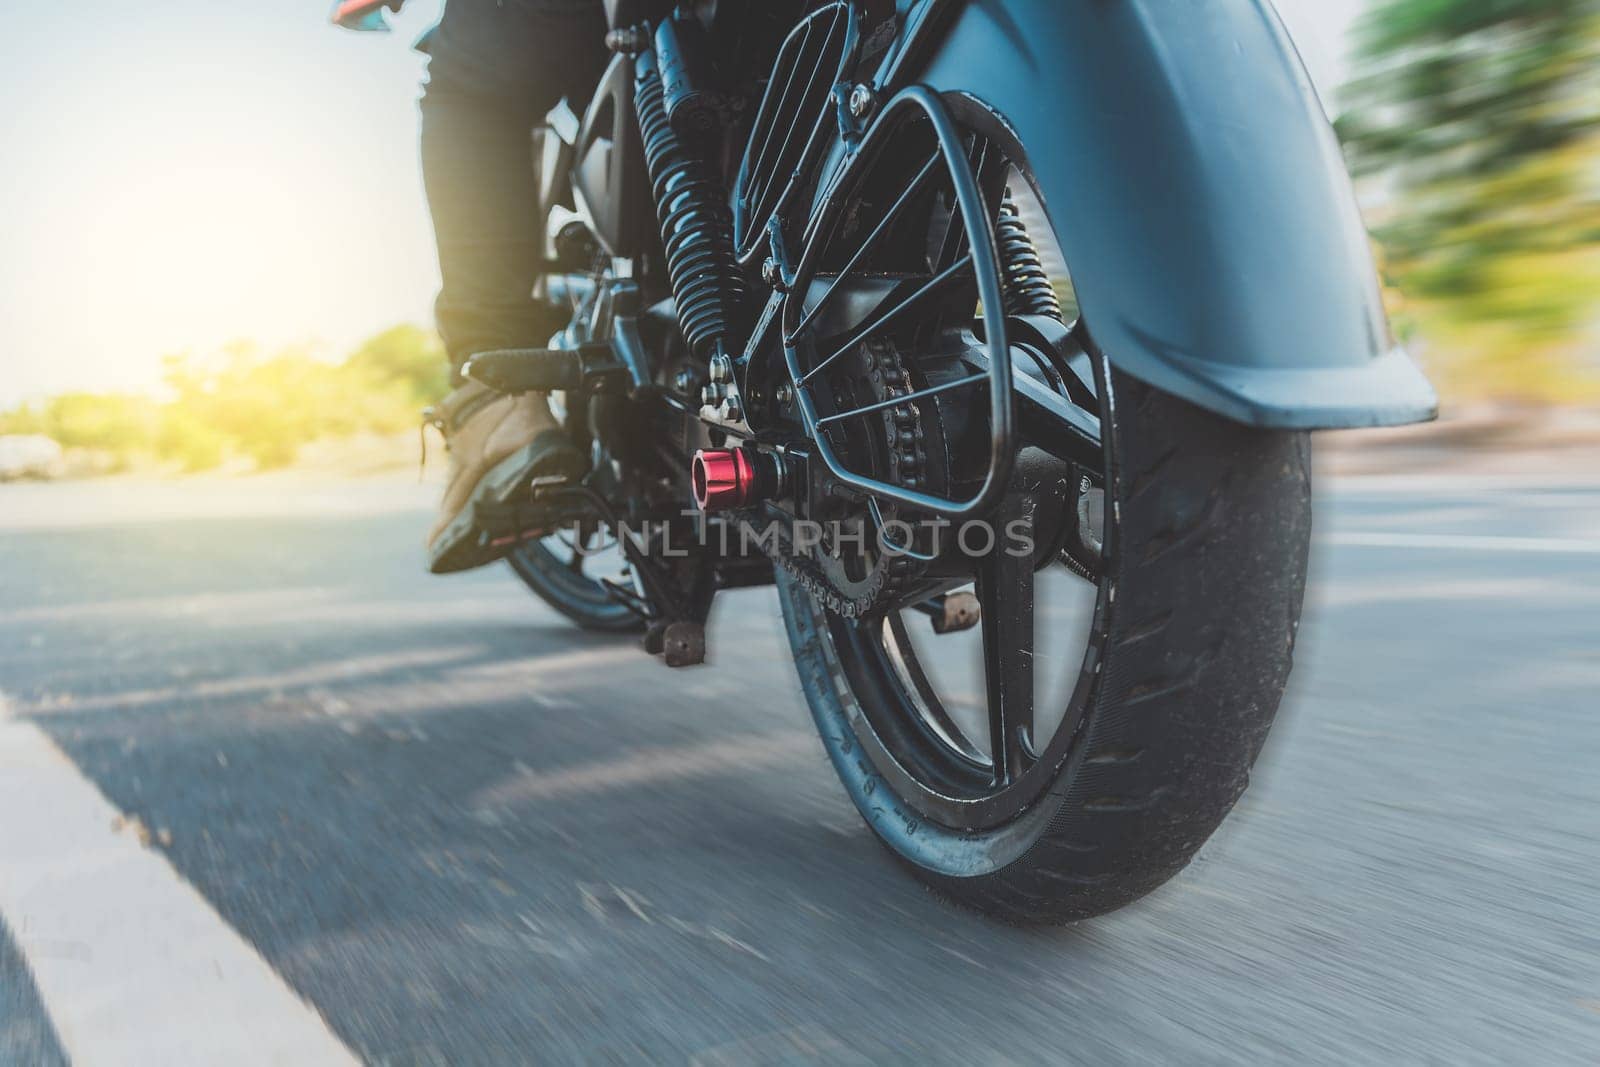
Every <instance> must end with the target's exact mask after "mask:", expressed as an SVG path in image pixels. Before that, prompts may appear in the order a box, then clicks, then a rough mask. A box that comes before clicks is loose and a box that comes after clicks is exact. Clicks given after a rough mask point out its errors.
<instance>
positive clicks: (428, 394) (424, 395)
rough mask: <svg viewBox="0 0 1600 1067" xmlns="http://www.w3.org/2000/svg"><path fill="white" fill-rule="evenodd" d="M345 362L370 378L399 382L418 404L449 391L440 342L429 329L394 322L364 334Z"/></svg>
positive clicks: (444, 359)
mask: <svg viewBox="0 0 1600 1067" xmlns="http://www.w3.org/2000/svg"><path fill="white" fill-rule="evenodd" d="M346 364H347V366H349V367H350V368H351V369H352V370H354V371H356V372H358V373H361V374H365V375H368V376H369V377H371V378H372V379H373V380H374V381H378V382H389V383H395V384H399V385H403V386H404V387H405V388H406V389H407V390H408V391H409V392H410V394H411V396H412V398H413V399H414V400H415V401H416V403H417V406H418V407H426V406H427V405H428V404H432V403H433V402H434V401H436V400H439V399H440V398H442V397H443V396H444V395H445V393H447V392H449V391H450V365H449V363H448V362H447V361H446V357H445V353H444V345H443V344H441V343H440V341H439V336H438V335H437V334H435V333H434V332H433V331H432V330H424V329H422V328H421V327H419V326H409V325H408V326H395V327H392V328H391V329H387V330H385V331H383V332H382V333H380V334H377V335H376V336H374V337H371V338H368V339H367V340H366V341H365V342H363V343H362V345H361V347H360V348H358V349H356V350H355V351H354V352H352V353H351V354H350V358H349V359H348V360H347V361H346Z"/></svg>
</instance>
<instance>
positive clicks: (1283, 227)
mask: <svg viewBox="0 0 1600 1067" xmlns="http://www.w3.org/2000/svg"><path fill="white" fill-rule="evenodd" d="M929 2H930V8H929V9H928V10H933V9H935V8H937V9H940V14H939V15H938V16H937V17H936V16H934V15H932V14H928V15H927V17H928V19H929V21H930V22H938V23H940V24H941V25H940V26H938V27H930V28H931V29H933V30H934V32H933V33H932V34H929V35H926V36H924V35H922V34H917V35H916V38H920V40H913V41H912V42H911V43H910V44H909V45H908V46H907V51H906V53H905V54H902V55H900V56H898V57H896V59H895V60H894V61H891V68H898V69H890V70H886V71H885V73H884V74H883V75H882V77H885V78H888V79H889V80H890V82H891V85H890V87H895V86H898V85H904V84H912V83H921V84H923V85H927V86H929V87H930V88H933V89H935V90H937V91H940V92H946V93H964V94H967V95H968V96H970V97H972V98H974V99H975V100H976V101H977V102H978V103H980V104H981V105H982V106H984V107H986V108H988V109H989V110H991V111H993V112H995V113H996V114H998V115H999V116H1001V117H1002V118H1003V119H1004V121H1005V123H1006V124H1007V125H1009V126H1010V127H1011V129H1012V130H1013V131H1014V132H1015V134H1016V136H1017V138H1018V139H1019V140H1020V141H1021V143H1022V144H1024V145H1026V146H1027V152H1028V157H1029V162H1030V164H1031V169H1032V170H1033V172H1034V177H1035V181H1036V182H1037V188H1038V192H1039V195H1040V198H1041V200H1042V201H1043V203H1044V206H1045V209H1046V211H1047V212H1048V213H1049V214H1050V217H1051V222H1052V225H1053V226H1054V228H1055V230H1056V233H1057V234H1058V236H1059V238H1060V241H1061V246H1062V251H1063V253H1064V255H1065V257H1066V261H1067V264H1068V267H1069V269H1070V270H1071V272H1072V277H1073V284H1074V286H1075V288H1076V290H1077V294H1078V300H1079V303H1080V306H1081V307H1082V310H1083V315H1084V321H1085V322H1086V324H1087V325H1088V327H1089V331H1090V333H1091V334H1092V335H1093V336H1094V337H1095V338H1096V341H1097V343H1098V344H1099V347H1100V348H1101V349H1102V350H1103V351H1104V352H1105V353H1106V355H1107V357H1108V358H1109V359H1110V360H1111V362H1112V363H1113V364H1115V365H1116V366H1118V367H1120V368H1122V369H1123V370H1125V371H1126V372H1128V373H1129V374H1131V375H1133V376H1134V377H1136V378H1139V379H1142V380H1144V381H1146V382H1149V383H1150V384H1152V385H1155V386H1158V387H1159V388H1162V389H1164V390H1167V391H1168V392H1171V393H1174V394H1176V395H1178V396H1180V397H1183V398H1184V399H1187V400H1189V401H1192V402H1193V403H1195V404H1198V405H1200V406H1202V407H1205V408H1208V409H1210V410H1212V411H1215V412H1217V413H1219V414H1221V415H1224V416H1226V417H1228V418H1232V419H1236V420H1238V421H1240V422H1244V423H1249V424H1252V425H1257V426H1265V427H1274V428H1282V429H1323V428H1344V427H1355V426H1386V425H1395V424H1399V423H1407V422H1418V421H1423V420H1426V419H1429V418H1432V417H1434V415H1435V414H1436V413H1437V399H1436V397H1435V395H1434V393H1433V389H1432V388H1431V387H1430V386H1429V384H1428V382H1427V380H1426V379H1425V378H1424V377H1423V376H1422V373H1421V372H1420V371H1419V370H1418V369H1417V367H1416V366H1415V365H1414V364H1413V363H1412V362H1411V360H1410V358H1409V357H1408V356H1407V355H1406V354H1405V352H1404V351H1402V350H1401V349H1400V348H1399V347H1398V346H1397V345H1396V344H1395V342H1394V339H1393V337H1392V335H1391V334H1390V332H1389V328H1388V324H1387V321H1386V319H1385V316H1384V311H1383V304H1382V300H1381V297H1380V293H1379V288H1378V284H1377V276H1376V272H1375V270H1374V266H1373V260H1372V252H1371V248H1370V245H1369V243H1368V238H1367V233H1366V229H1365V227H1364V226H1363V225H1362V222H1361V217H1360V214H1359V212H1358V210H1357V208H1356V203H1355V196H1354V192H1353V189H1352V187H1351V183H1350V179H1349V176H1348V174H1347V173H1346V171H1345V168H1344V162H1343V159H1342V157H1341V155H1340V152H1339V146H1338V143H1337V141H1336V140H1335V138H1334V134H1333V131H1332V129H1331V127H1330V126H1329V124H1328V121H1327V118H1326V116H1325V115H1324V113H1323V110H1322V107H1321V104H1320V102H1319V100H1318V98H1317V95H1316V91H1315V90H1314V89H1313V87H1312V85H1311V81H1310V79H1309V77H1308V76H1307V75H1306V72H1305V68H1304V66H1303V65H1302V63H1301V61H1300V58H1299V55H1298V53H1297V52H1296V51H1295V49H1294V46H1293V45H1292V43H1291V42H1290V40H1289V38H1288V35H1287V34H1286V33H1285V31H1284V29H1283V26H1282V24H1281V23H1280V22H1279V21H1278V17H1277V15H1276V13H1275V12H1274V11H1273V10H1272V9H1271V7H1270V5H1269V4H1268V3H1266V2H1265V0H943V3H941V2H940V0H929ZM924 14H926V12H924ZM913 21H915V18H913ZM941 30H943V32H940V31H941ZM924 43H925V46H924V47H921V48H919V47H918V45H919V44H924Z"/></svg>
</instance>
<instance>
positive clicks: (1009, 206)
mask: <svg viewBox="0 0 1600 1067" xmlns="http://www.w3.org/2000/svg"><path fill="white" fill-rule="evenodd" d="M994 236H995V243H996V244H997V245H998V246H999V249H1000V281H1001V284H1002V286H1003V287H1004V290H1005V302H1006V314H1007V315H1048V316H1049V317H1051V318H1053V319H1060V318H1061V298H1060V297H1058V296H1057V295H1056V289H1055V286H1053V285H1051V284H1050V275H1049V274H1048V273H1047V272H1046V271H1045V269H1044V261H1043V260H1042V259H1040V258H1039V249H1038V248H1037V247H1036V246H1035V245H1034V243H1033V238H1032V237H1030V236H1028V228H1027V226H1025V225H1024V224H1023V222H1022V213H1021V212H1019V211H1018V210H1017V204H1016V201H1015V200H1013V199H1011V191H1010V190H1009V189H1008V190H1006V195H1005V196H1004V197H1003V198H1002V199H1001V201H1000V218H999V220H998V221H996V223H995V227H994Z"/></svg>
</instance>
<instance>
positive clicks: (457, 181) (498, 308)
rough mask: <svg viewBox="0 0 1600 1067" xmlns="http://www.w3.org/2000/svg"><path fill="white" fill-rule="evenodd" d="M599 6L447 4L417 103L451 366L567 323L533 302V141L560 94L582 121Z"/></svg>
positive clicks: (600, 29)
mask: <svg viewBox="0 0 1600 1067" xmlns="http://www.w3.org/2000/svg"><path fill="white" fill-rule="evenodd" d="M605 32H606V22H605V14H604V11H603V9H602V7H601V4H600V0H447V2H446V4H445V8H444V17H443V19H442V20H441V21H440V23H439V28H438V31H437V32H436V33H435V34H434V37H433V41H432V44H431V46H430V48H429V53H430V55H431V59H430V60H429V63H428V80H427V83H426V85H425V87H424V92H423V95H422V177H423V183H424V185H425V186H426V188H427V193H428V207H429V209H430V210H431V211H432V213H433V230H434V236H435V237H436V238H437V240H438V245H439V271H440V274H441V275H442V277H443V280H444V283H443V287H442V288H441V290H440V292H439V299H438V301H437V303H436V305H435V314H436V316H437V318H438V325H439V332H440V334H441V335H442V336H443V338H444V343H445V347H446V349H447V350H448V351H449V353H450V360H451V362H452V363H453V364H454V365H456V366H460V364H461V361H462V360H464V359H465V358H466V357H467V356H469V355H471V354H472V353H473V352H481V351H484V350H486V349H492V348H518V347H538V346H541V345H543V344H545V343H546V342H548V341H549V339H550V335H551V334H553V333H554V332H555V331H556V330H557V329H559V328H560V327H561V325H562V323H560V322H552V321H551V315H550V314H549V312H547V311H545V310H543V309H541V308H539V307H537V306H536V305H535V304H534V302H533V299H532V296H531V293H532V290H533V286H534V283H535V282H536V281H537V279H538V276H539V263H540V261H541V260H542V258H543V251H544V234H543V225H544V220H543V219H540V218H537V217H535V216H536V215H537V214H538V213H537V211H536V210H535V207H536V202H537V197H538V191H537V188H536V185H535V181H534V174H533V153H532V148H531V141H530V136H531V131H532V129H533V128H534V127H535V126H536V125H538V124H539V123H540V122H542V120H543V119H544V116H545V114H546V113H547V112H548V111H549V110H550V109H551V108H552V107H554V106H555V105H556V103H557V102H559V101H560V99H561V98H562V97H563V96H570V97H572V98H573V108H574V110H576V111H578V112H579V113H580V114H581V113H582V110H583V107H584V105H585V104H586V103H587V102H588V97H589V95H590V94H591V93H592V92H593V88H594V85H595V84H596V83H597V82H598V80H599V77H600V74H601V72H602V71H603V70H604V69H605V64H606V61H607V59H608V58H609V57H608V56H607V54H606V50H605Z"/></svg>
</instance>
